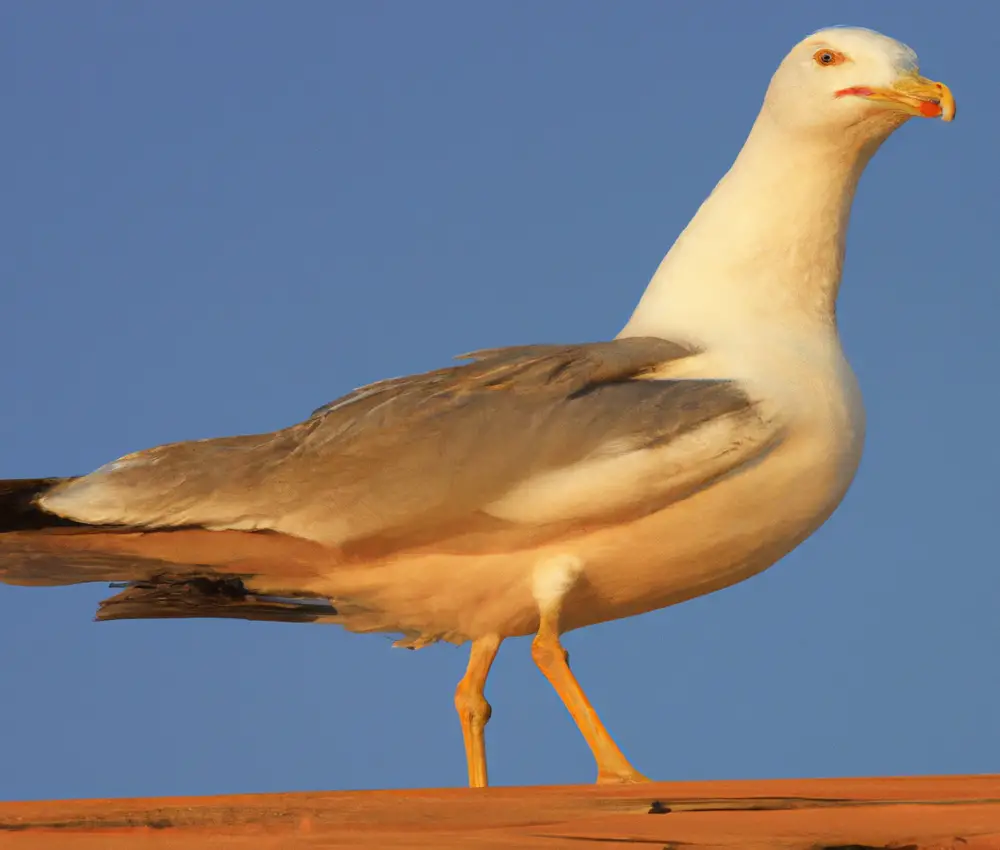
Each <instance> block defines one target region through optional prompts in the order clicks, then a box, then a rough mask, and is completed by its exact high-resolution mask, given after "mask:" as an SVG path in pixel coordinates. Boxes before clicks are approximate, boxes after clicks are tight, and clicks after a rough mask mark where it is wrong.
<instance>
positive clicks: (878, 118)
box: [762, 27, 955, 136]
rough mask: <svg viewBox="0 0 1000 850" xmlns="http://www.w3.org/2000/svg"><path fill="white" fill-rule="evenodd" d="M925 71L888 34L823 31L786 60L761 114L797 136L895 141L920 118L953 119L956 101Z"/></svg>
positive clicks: (838, 30) (805, 40)
mask: <svg viewBox="0 0 1000 850" xmlns="http://www.w3.org/2000/svg"><path fill="white" fill-rule="evenodd" d="M919 70H920V68H919V65H918V62H917V54H916V53H914V52H913V51H912V50H911V49H910V48H909V47H907V46H906V45H905V44H902V43H901V42H898V41H896V40H895V39H892V38H889V37H888V36H885V35H882V34H881V33H877V32H874V31H872V30H868V29H860V28H850V27H836V28H832V29H826V30H820V31H819V32H817V33H814V34H813V35H811V36H809V37H808V38H806V39H803V40H802V41H801V42H799V43H798V44H797V45H795V47H794V48H792V51H791V52H790V53H789V54H788V56H786V57H785V59H784V61H782V63H781V65H780V66H779V67H778V70H777V71H776V72H775V74H774V77H773V78H772V79H771V85H770V87H769V88H768V90H767V96H766V98H765V100H764V108H763V112H762V114H763V115H766V116H767V117H768V118H769V119H772V120H774V121H776V122H777V123H779V124H781V125H782V126H784V127H786V128H787V129H790V130H795V131H798V132H809V131H810V130H815V131H816V132H818V133H837V132H843V131H845V130H849V129H855V130H860V131H862V134H863V135H873V136H879V135H888V133H890V132H892V130H894V129H895V128H896V127H898V126H899V125H900V124H902V123H903V122H904V121H906V120H907V119H909V118H911V117H913V116H923V117H926V118H937V117H941V118H943V119H944V120H945V121H951V119H952V118H953V117H954V116H955V101H954V98H953V97H952V95H951V92H950V91H949V90H948V87H947V86H945V85H944V84H943V83H938V82H934V81H933V80H928V79H926V78H924V77H921V76H920V74H919ZM864 131H867V132H864Z"/></svg>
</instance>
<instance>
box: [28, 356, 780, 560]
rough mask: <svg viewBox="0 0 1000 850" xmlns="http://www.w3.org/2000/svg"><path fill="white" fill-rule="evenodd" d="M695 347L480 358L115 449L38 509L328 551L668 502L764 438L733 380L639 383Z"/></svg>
mask: <svg viewBox="0 0 1000 850" xmlns="http://www.w3.org/2000/svg"><path fill="white" fill-rule="evenodd" d="M693 353H694V352H692V351H691V350H690V349H688V348H685V347H683V346H680V345H677V344H675V343H672V342H669V341H665V340H660V339H652V338H631V339H621V340H614V341H611V342H603V343H593V344H587V345H572V346H562V345H544V346H521V347H515V348H506V349H495V350H490V351H482V352H477V353H474V354H472V355H469V356H468V357H469V358H471V361H472V362H470V363H466V364H463V365H459V366H454V367H451V368H447V369H441V370H437V371H434V372H428V373H424V374H421V375H414V376H410V377H405V378H397V379H390V380H387V381H381V382H378V383H375V384H371V385H368V386H366V387H362V388H360V389H357V390H355V391H353V392H351V393H349V394H348V395H346V396H344V397H342V398H340V399H338V400H336V401H334V402H332V403H330V404H328V405H326V406H325V407H323V408H320V409H319V410H317V411H316V412H315V413H314V414H313V415H312V416H311V417H310V418H309V419H307V420H306V421H305V422H302V423H299V424H297V425H293V426H291V427H290V428H286V429H283V430H281V431H276V432H274V433H271V434H261V435H253V436H243V437H229V438H221V439H210V440H200V441H193V442H186V443H176V444H171V445H166V446H160V447H158V448H154V449H149V450H147V451H142V452H137V453H135V454H132V455H128V456H126V457H124V458H121V459H120V460H117V461H114V462H112V463H110V464H108V465H106V466H104V467H102V468H100V469H98V470H97V471H96V472H93V473H91V474H90V475H87V476H83V477H82V478H78V479H74V480H71V481H67V482H64V483H61V484H58V485H56V486H55V487H54V488H53V489H52V490H50V491H49V492H48V493H46V494H45V495H43V496H42V497H41V498H40V500H39V503H40V505H41V507H42V508H43V509H44V510H46V511H50V512H52V513H55V514H58V515H60V516H63V517H67V518H69V519H73V520H75V521H78V522H85V523H91V524H110V525H119V526H128V527H132V528H140V529H144V528H148V529H153V528H170V527H179V526H200V527H203V528H211V529H240V530H259V529H267V530H273V531H280V532H284V533H287V534H291V535H294V536H297V537H302V538H307V539H311V540H316V541H320V542H323V543H326V544H333V545H339V546H344V545H347V544H350V543H352V542H356V541H363V540H370V539H373V538H380V537H382V538H387V539H390V538H391V539H402V538H405V537H406V536H407V535H408V534H416V533H419V534H422V535H426V534H428V533H432V532H433V530H434V529H436V528H440V529H444V528H447V527H454V526H455V525H456V524H468V523H475V522H482V521H488V522H493V523H503V524H511V525H516V526H545V525H549V524H567V523H568V524H574V523H579V522H587V523H595V522H596V523H599V522H603V521H610V520H612V519H613V518H615V517H620V516H622V515H623V514H629V513H633V514H634V513H643V512H647V511H650V510H655V509H657V508H658V507H660V506H662V505H664V504H666V503H669V502H670V501H671V500H673V499H676V498H682V497H683V496H684V495H686V494H688V493H690V492H692V491H694V490H697V489H698V488H700V487H702V486H705V485H706V484H708V483H710V482H711V481H712V480H714V479H716V478H717V477H718V476H720V475H723V474H726V473H727V472H729V471H731V470H733V469H734V468H737V467H738V466H739V465H740V464H743V463H746V462H748V461H749V460H752V459H753V458H754V457H756V456H758V455H759V454H760V453H762V452H763V451H766V449H767V447H768V446H769V445H772V444H773V443H774V440H775V439H776V437H777V436H778V428H777V426H776V424H775V423H773V422H770V421H768V420H767V418H766V417H765V416H763V415H762V414H761V412H760V411H759V410H758V409H757V406H756V405H755V404H754V402H753V401H752V399H750V398H749V397H748V396H747V395H746V394H745V393H744V392H743V391H742V390H741V389H740V388H739V387H738V386H737V385H736V384H734V383H732V382H729V381H723V380H690V379H683V380H656V379H650V375H651V373H652V372H653V371H654V370H656V369H658V368H660V367H662V366H663V364H665V363H668V362H670V361H672V360H677V359H678V358H683V357H687V356H690V355H692V354H693Z"/></svg>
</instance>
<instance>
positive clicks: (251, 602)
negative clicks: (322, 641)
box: [0, 478, 338, 623]
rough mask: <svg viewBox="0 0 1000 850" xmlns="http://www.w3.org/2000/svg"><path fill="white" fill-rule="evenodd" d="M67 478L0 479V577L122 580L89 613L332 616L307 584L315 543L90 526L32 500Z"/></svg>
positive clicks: (272, 618) (313, 569) (281, 618)
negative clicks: (51, 511) (115, 589)
mask: <svg viewBox="0 0 1000 850" xmlns="http://www.w3.org/2000/svg"><path fill="white" fill-rule="evenodd" d="M71 480H73V479H68V478H28V479H16V480H7V481H2V480H0V582H4V583H6V584H13V585H22V586H36V587H38V586H48V587H52V586H58V585H69V584H82V583H85V582H94V581H99V582H109V583H111V584H112V586H113V587H117V588H123V589H122V592H121V593H119V594H117V595H116V596H113V597H111V598H110V599H106V600H105V601H103V602H102V603H101V604H100V607H99V609H98V613H97V619H98V620H123V619H154V618H155V619H159V618H176V617H221V618H238V619H245V620H263V621H269V622H287V623H304V622H308V623H315V622H338V618H337V611H336V609H335V608H333V607H332V606H331V605H329V604H328V603H327V602H326V601H325V600H323V599H321V598H320V597H318V596H317V594H315V593H312V592H310V591H308V590H307V589H306V585H307V584H309V582H310V580H311V579H313V578H315V576H316V575H317V573H318V570H319V568H320V562H321V561H322V560H323V553H322V551H321V550H318V547H317V546H316V545H315V544H311V543H309V542H307V541H300V540H296V539H294V538H290V537H286V536H284V535H280V534H273V533H270V532H242V531H208V530H206V529H200V528H179V529H169V530H163V531H140V530H138V529H134V528H127V527H110V526H94V525H87V524H84V523H79V522H74V521H73V520H68V519H63V518H62V517H58V516H56V515H54V514H51V513H48V512H47V511H45V510H43V509H42V508H41V507H40V506H39V499H40V498H41V497H42V496H44V495H45V493H47V492H48V491H49V490H51V489H52V488H53V487H55V486H57V485H59V484H63V483H67V482H69V481H71ZM326 556H327V557H328V556H329V553H326Z"/></svg>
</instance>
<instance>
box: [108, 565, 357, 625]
mask: <svg viewBox="0 0 1000 850" xmlns="http://www.w3.org/2000/svg"><path fill="white" fill-rule="evenodd" d="M336 616H337V611H336V609H335V608H334V607H333V606H332V605H329V604H327V603H324V602H319V601H316V600H303V599H276V598H271V597H267V596H259V595H257V594H254V593H251V592H249V591H248V590H247V588H246V586H245V585H244V584H243V580H242V579H240V578H238V577H236V576H216V577H209V576H194V577H192V576H170V575H164V576H158V577H157V578H156V579H155V580H153V581H141V582H133V583H130V584H128V585H126V589H125V590H124V591H122V592H121V593H119V594H118V595H117V596H112V597H111V598H110V599H105V600H104V601H103V602H101V604H100V607H99V608H98V610H97V619H98V620H148V619H173V618H179V617H221V618H235V619H242V620H265V621H268V622H282V623H315V622H333V621H335V618H336Z"/></svg>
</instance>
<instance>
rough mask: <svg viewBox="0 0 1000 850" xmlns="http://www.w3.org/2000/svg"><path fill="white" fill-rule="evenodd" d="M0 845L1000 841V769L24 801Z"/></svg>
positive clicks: (797, 849)
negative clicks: (962, 772)
mask: <svg viewBox="0 0 1000 850" xmlns="http://www.w3.org/2000/svg"><path fill="white" fill-rule="evenodd" d="M0 847H3V848H8V847H9V848H17V850H63V848H65V850H104V848H108V850H117V848H122V849H123V850H124V848H128V847H140V848H151V850H152V848H161V847H162V848H165V847H171V848H174V847H176V848H184V850H209V848H217V847H224V848H234V850H242V848H251V847H252V848H260V850H279V848H280V849H281V850H285V848H302V850H314V848H325V847H330V848H347V847H353V848H393V850H407V849H408V848H413V850H418V848H423V850H427V848H436V850H451V848H456V850H458V848H476V849H477V850H508V848H527V850H532V848H552V849H553V850H561V848H566V849H567V850H581V848H586V847H594V848H610V847H616V848H617V847H622V848H624V847H635V848H644V850H650V848H653V850H665V848H669V850H682V849H683V850H689V848H690V850H765V848H767V850H771V848H774V849H775V850H848V848H850V850H868V848H879V849H880V850H881V848H893V850H903V848H906V850H958V848H961V849H962V850H1000V776H948V777H909V778H871V779H822V780H819V779H803V780H769V781H724V782H661V783H651V784H648V785H633V786H621V787H610V788H609V787H597V786H560V787H541V788H489V789H482V790H467V789H433V790H405V791H342V792H329V793H296V794H262V795H240V796H220V797H172V798H170V797H167V798H150V799H122V800H58V801H43V802H14V803H0Z"/></svg>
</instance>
